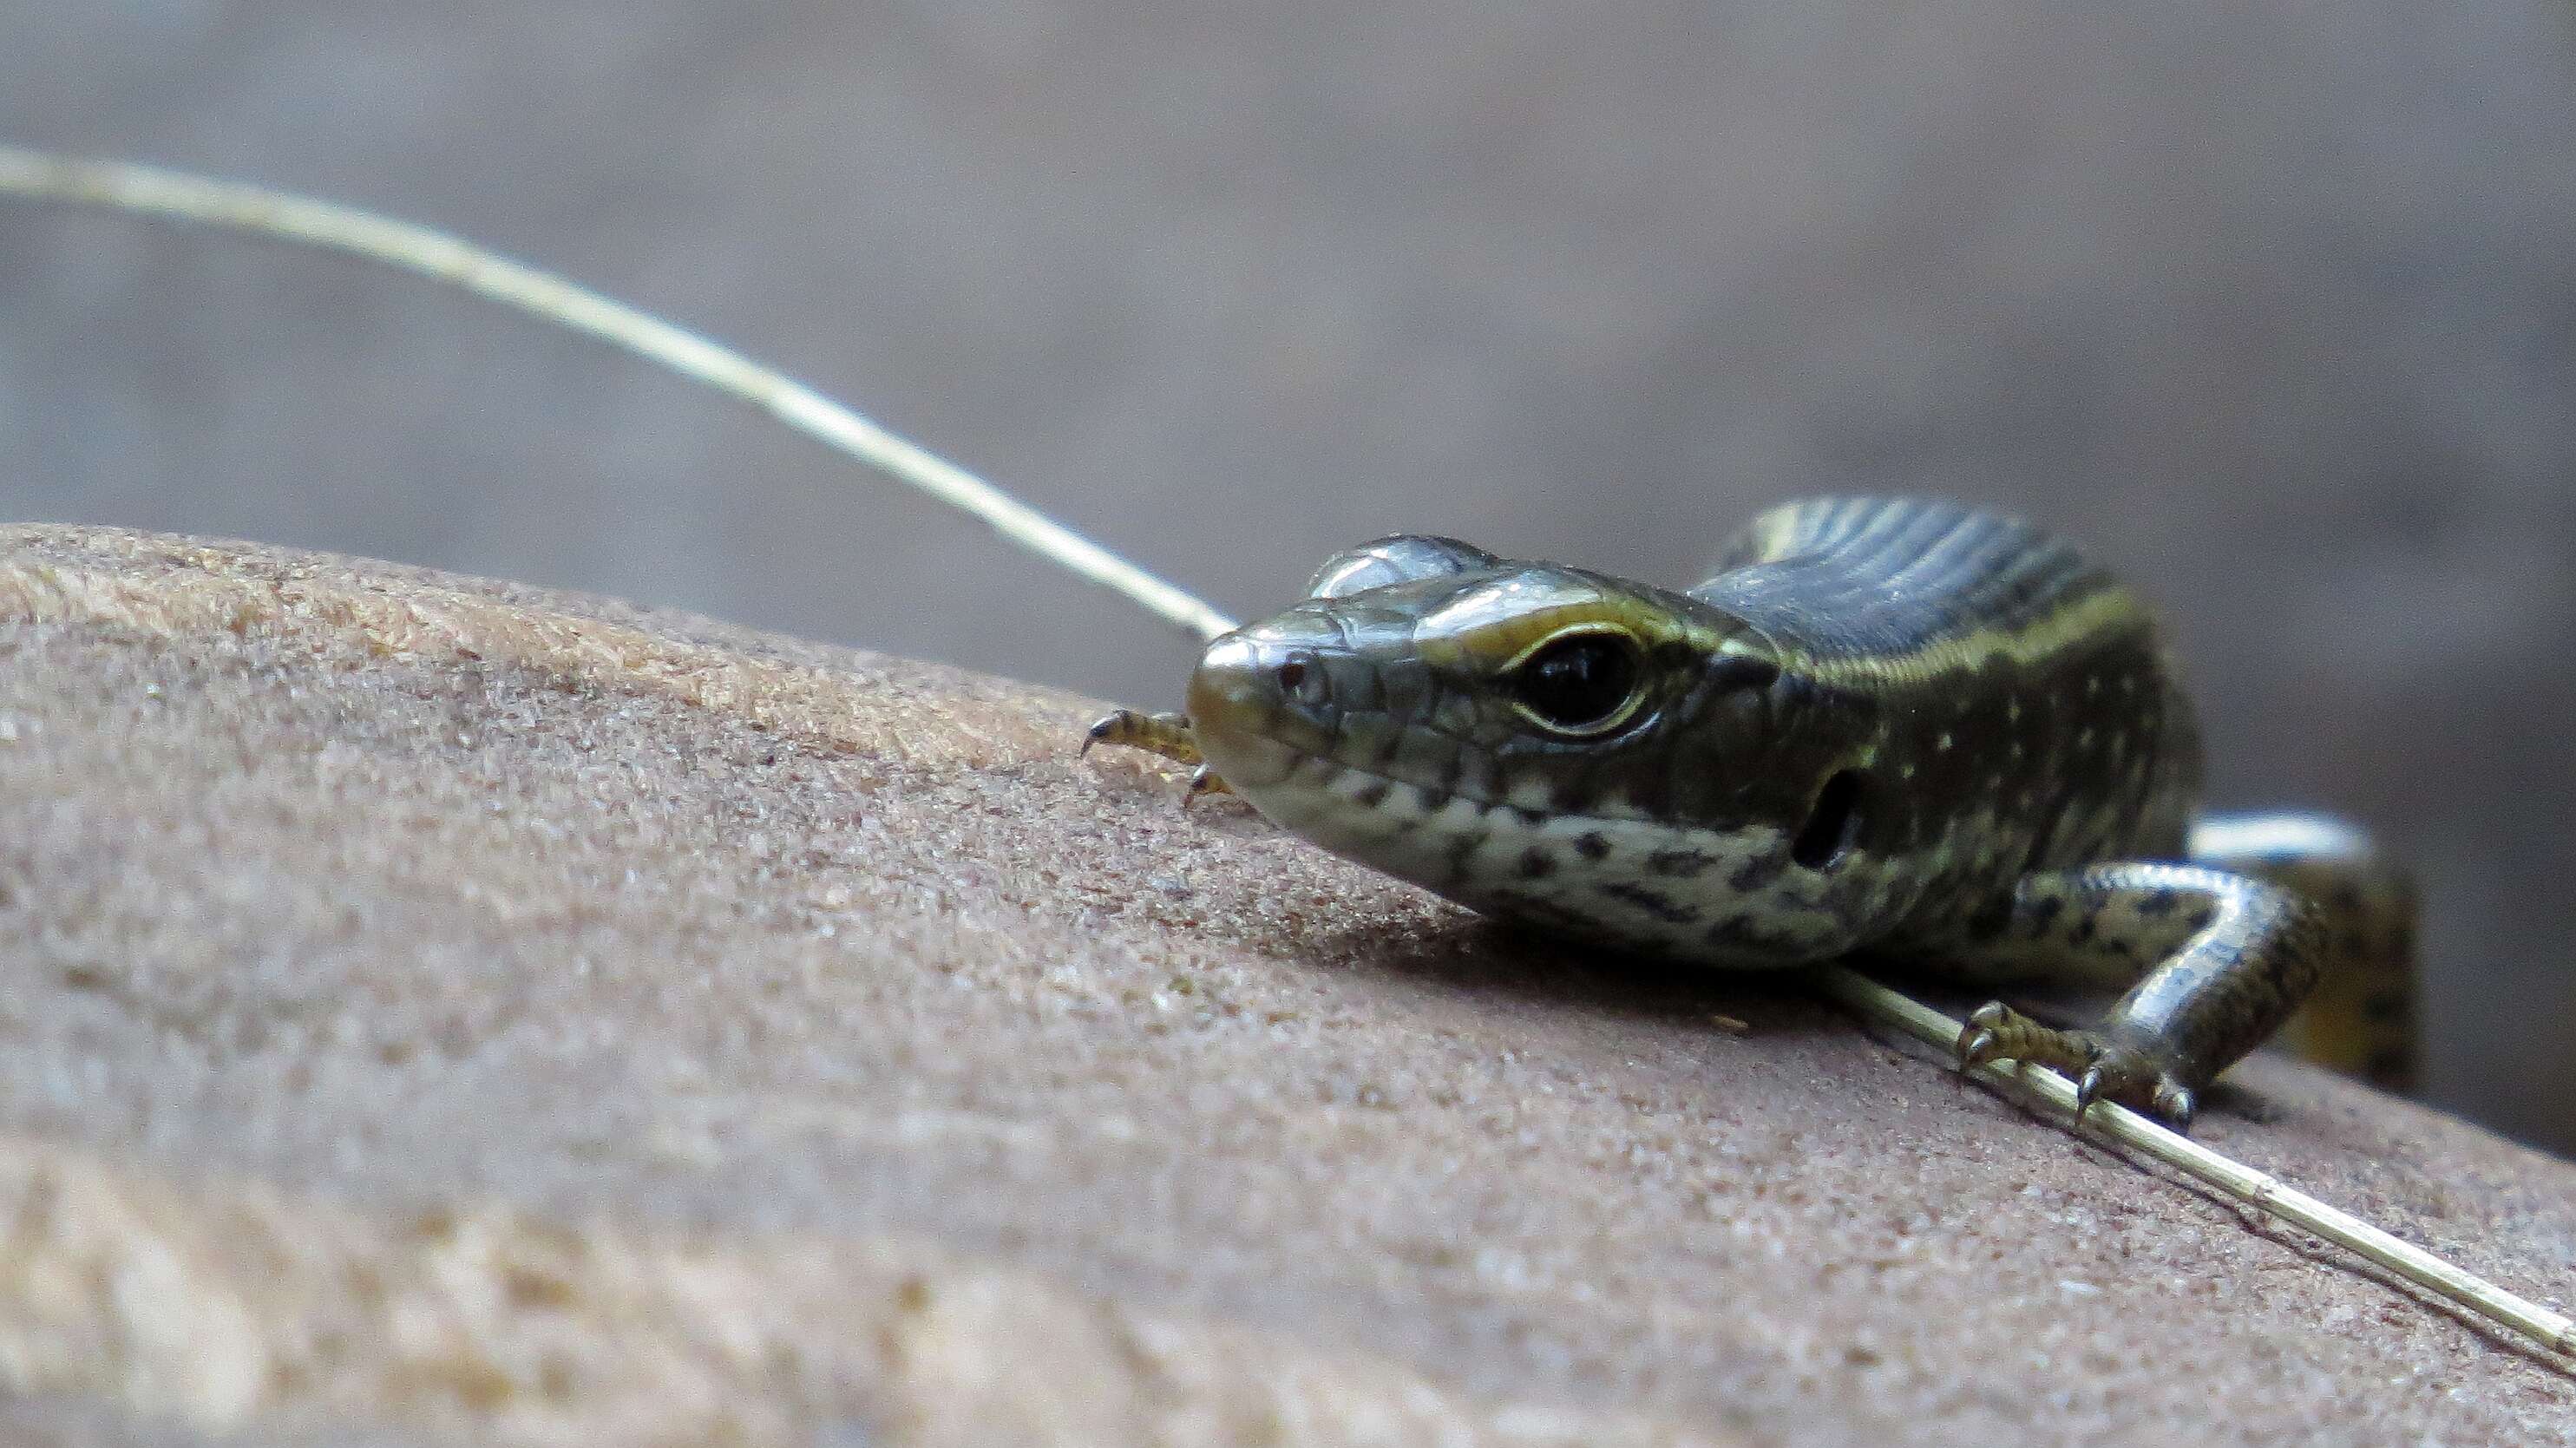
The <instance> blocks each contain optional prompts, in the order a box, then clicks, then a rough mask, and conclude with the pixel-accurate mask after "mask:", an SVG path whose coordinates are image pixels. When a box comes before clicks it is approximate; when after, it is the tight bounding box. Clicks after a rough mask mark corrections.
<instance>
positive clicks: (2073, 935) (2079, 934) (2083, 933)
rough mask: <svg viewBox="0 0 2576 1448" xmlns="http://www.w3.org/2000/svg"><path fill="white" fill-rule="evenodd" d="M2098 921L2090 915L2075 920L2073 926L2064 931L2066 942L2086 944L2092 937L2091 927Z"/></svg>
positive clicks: (2097, 923)
mask: <svg viewBox="0 0 2576 1448" xmlns="http://www.w3.org/2000/svg"><path fill="white" fill-rule="evenodd" d="M2100 923H2101V922H2100V921H2097V920H2095V919H2094V918H2093V917H2092V916H2090V915H2087V916H2085V917H2084V918H2083V919H2081V920H2078V921H2076V922H2075V928H2074V929H2073V930H2070V931H2068V932H2067V933H2066V938H2067V940H2068V942H2069V943H2071V944H2075V945H2084V944H2088V943H2089V942H2091V940H2092V939H2093V928H2094V927H2095V926H2096V925H2099V924H2100Z"/></svg>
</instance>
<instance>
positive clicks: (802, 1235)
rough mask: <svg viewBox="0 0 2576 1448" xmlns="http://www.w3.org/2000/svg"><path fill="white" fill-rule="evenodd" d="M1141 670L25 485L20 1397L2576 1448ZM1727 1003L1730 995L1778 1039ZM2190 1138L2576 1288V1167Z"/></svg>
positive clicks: (1937, 1093)
mask: <svg viewBox="0 0 2576 1448" xmlns="http://www.w3.org/2000/svg"><path fill="white" fill-rule="evenodd" d="M1094 707H1095V706H1093V705H1090V704H1087V703H1085V702H1083V701H1080V700H1077V699H1074V698H1070V697H1067V696H1062V695H1057V694H1052V693H1047V692H1043V691H1039V690H1034V689H1030V688H1027V687H1024V686H1021V685H1016V684H1011V683H1006V682H1002V681H997V680H991V679H982V678H977V677H974V676H972V675H968V674H964V673H960V672H956V671H953V670H949V669H944V668H938V667H933V666H930V665H924V664H915V663H907V662H903V661H899V660H892V659H886V658H880V657H874V656H869V655H863V654H856V653H850V652H845V651H840V650H833V649H825V648H820V647H814V646H809V645H804V644H799V643H795V642H793V641H789V640H783V639H777V638H771V637H764V636H759V635H754V634H749V633H746V632H742V631H738V630H733V629H729V628H726V627H724V626H722V625H718V624H714V623H710V622H707V621H704V620H700V619H694V618H687V617H680V616H676V615H670V614H661V613H651V612H645V611H641V610H636V609H632V608H627V607H624V606H620V605H616V604H613V603H606V602H602V601H599V600H595V599H585V598H574V597H567V596H562V595H555V594H548V593H543V592H540V591H537V590H533V589H527V588H522V587H517V586H513V585H507V584H495V583H485V582H477V581H472V580H466V579H458V578H452V577H444V576H439V575H433V574H427V573H422V572H418V571H413V570H406V569H401V568H396V567H393V566H390V565H380V564H368V563H358V562H352V561H348V560H341V559H334V558H326V557H320V556H314V555H307V554H294V553H286V552H281V551H277V550H272V549H265V548H259V547H251V546H242V545H219V544H208V543H201V542H195V541H189V540H182V539H175V538H167V537H154V536H146V535H137V534H129V533H119V532H110V531H103V530H87V529H75V528H22V529H14V530H7V531H6V532H5V533H0V824H5V829H0V940H5V943H6V958H7V960H8V961H9V971H10V975H9V986H8V989H7V991H6V993H5V995H0V1043H5V1044H0V1133H5V1135H0V1223H5V1224H6V1225H5V1227H0V1232H5V1244H4V1245H0V1385H5V1386H6V1388H7V1389H8V1390H9V1392H10V1393H12V1394H14V1395H16V1401H13V1402H11V1403H10V1404H9V1405H8V1414H9V1416H7V1417H5V1418H0V1428H5V1429H7V1430H8V1431H10V1432H11V1433H13V1434H15V1435H16V1436H17V1437H19V1438H21V1439H24V1440H25V1441H33V1442H62V1443H75V1442H104V1441H146V1442H186V1441H196V1440H197V1439H198V1438H200V1437H201V1436H222V1435H227V1434H235V1433H239V1434H247V1435H251V1436H254V1437H256V1438H258V1439H260V1440H262V1441H288V1442H303V1441H310V1442H338V1441H361V1442H383V1443H388V1444H395V1443H400V1444H411V1443H445V1442H459V1443H466V1442H474V1443H481V1442H502V1443H592V1442H672V1443H697V1442H708V1441H747V1442H762V1443H770V1442H796V1443H832V1444H857V1443H906V1444H912V1443H921V1444H950V1443H958V1444H963V1443H1002V1442H1009V1443H1048V1442H1060V1443H1091V1442H1102V1443H1108V1442H1170V1443H1198V1442H1245V1443H1345V1442H1361V1443H1386V1444H1421V1443H1462V1444H1463V1443H1569V1444H1570V1443H1587V1444H1588V1443H1623V1442H1634V1443H1649V1442H1657V1443H1660V1442H1711V1443H1752V1442H1788V1443H1835V1442H1874V1441H1944V1442H1947V1441H1964V1440H1968V1439H1971V1438H1977V1437H1988V1438H1993V1439H1995V1440H1998V1441H2019V1442H2042V1443H2045V1442H2074V1441H2084V1442H2087V1443H2127V1442H2139V1443H2146V1442H2170V1441H2210V1440H2225V1441H2236V1440H2238V1439H2240V1438H2241V1439H2244V1440H2247V1441H2254V1440H2264V1441H2272V1440H2276V1439H2281V1438H2289V1439H2298V1438H2309V1439H2316V1440H2322V1441H2359V1440H2363V1439H2368V1440H2371V1441H2397V1440H2406V1441H2415V1440H2421V1439H2430V1438H2440V1439H2441V1440H2443V1441H2446V1442H2455V1443H2466V1442H2518V1443H2531V1442H2542V1441H2552V1440H2554V1439H2556V1438H2558V1437H2560V1436H2562V1435H2564V1434H2566V1433H2568V1432H2570V1431H2576V1380H2571V1377H2570V1376H2569V1372H2568V1365H2566V1364H2563V1363H2551V1362H2547V1361H2544V1360H2541V1359H2539V1358H2537V1357H2535V1356H2534V1355H2532V1354H2530V1353H2528V1352H2525V1351H2523V1350H2521V1349H2519V1348H2517V1347H2516V1346H2514V1345H2513V1344H2511V1343H2509V1342H2507V1341H2504V1340H2502V1339H2501V1338H2500V1337H2498V1336H2497V1335H2496V1334H2493V1333H2491V1332H2489V1331H2486V1330H2484V1329H2482V1328H2480V1327H2477V1326H2475V1325H2472V1324H2469V1323H2466V1322H2464V1321H2462V1320H2461V1319H2460V1318H2458V1317H2457V1316H2455V1315H2453V1314H2452V1313H2450V1312H2449V1311H2447V1310H2445V1309H2443V1308H2440V1307H2437V1306H2433V1305H2430V1304H2428V1303H2427V1302H2426V1301H2425V1300H2424V1299H2422V1298H2421V1297H2420V1296H2418V1295H2417V1294H2415V1293H2414V1292H2412V1291H2411V1290H2409V1289H2407V1288H2404V1287H2402V1286H2398V1285H2393V1284H2391V1283H2389V1282H2387V1281H2384V1280H2381V1279H2380V1278H2378V1277H2376V1276H2374V1275H2373V1274H2372V1273H2371V1272H2370V1271H2368V1270H2367V1269H2364V1268H2361V1267H2359V1266H2356V1265H2355V1264H2353V1263H2352V1262H2350V1261H2349V1260H2347V1259H2345V1258H2343V1257H2342V1256H2340V1255H2339V1254H2337V1253H2335V1252H2333V1251H2331V1250H2327V1249H2324V1248H2322V1247H2321V1246H2319V1245H2318V1244H2315V1243H2312V1242H2309V1241H2307V1240H2306V1239H2304V1238H2302V1237H2301V1236H2299V1235H2298V1234H2296V1233H2293V1232H2289V1231H2287V1230H2285V1229H2283V1228H2281V1227H2279V1226H2277V1225H2275V1224H2272V1223H2270V1222H2268V1221H2266V1220H2263V1219H2260V1218H2257V1217H2254V1216H2251V1215H2249V1214H2247V1213H2245V1212H2243V1211H2241V1210H2239V1209H2236V1208H2234V1207H2232V1206H2229V1205H2226V1204H2224V1203H2221V1202H2218V1201H2215V1200H2213V1199H2211V1198H2210V1197H2208V1196H2206V1195H2204V1194H2203V1193H2201V1192H2200V1191H2198V1190H2196V1189H2194V1188H2191V1187H2189V1186H2187V1185H2184V1184H2181V1183H2179V1182H2177V1181H2175V1180H2172V1179H2170V1178H2167V1177H2165V1176H2162V1175H2159V1174H2158V1173H2156V1172H2153V1171H2150V1170H2146V1169H2143V1168H2141V1167H2139V1166H2136V1165H2133V1164H2131V1163H2129V1162H2126V1161H2123V1160H2121V1159H2119V1158H2117V1157H2116V1156H2113V1155H2110V1154H2107V1153H2105V1152H2103V1151H2101V1150H2099V1149H2096V1148H2094V1147H2091V1146H2086V1145H2083V1144H2079V1143H2077V1142H2075V1141H2073V1140H2071V1139H2070V1138H2068V1137H2067V1136H2065V1135H2064V1134H2062V1133H2060V1132H2059V1131H2057V1130H2056V1129H2055V1128H2053V1127H2049V1126H2045V1125H2043V1124H2040V1123H2038V1122H2035V1121H2033V1120H2031V1119H2028V1118H2027V1117H2025V1116H2023V1115H2022V1114H2020V1113H2019V1112H2017V1111H2016V1110H2015V1109H2013V1108H2012V1107H2010V1106H2009V1105H2007V1104H2006V1103H2004V1102H2001V1101H1999V1100H1997V1099H1995V1098H1993V1097H1991V1096H1989V1095H1987V1094H1985V1093H1983V1092H1982V1091H1980V1090H1978V1089H1976V1088H1974V1087H1972V1086H1969V1085H1966V1084H1964V1083H1962V1082H1961V1081H1960V1080H1958V1079H1957V1078H1956V1077H1955V1076H1953V1075H1951V1074H1950V1073H1949V1072H1947V1071H1946V1070H1944V1069H1943V1068H1942V1066H1941V1064H1940V1063H1939V1062H1938V1061H1937V1060H1935V1059H1934V1058H1933V1057H1932V1056H1931V1055H1930V1053H1928V1052H1924V1051H1921V1050H1919V1049H1917V1048H1915V1047H1914V1046H1912V1045H1911V1044H1909V1043H1897V1042H1891V1041H1887V1040H1882V1039H1876V1038H1874V1037H1873V1036H1871V1035H1870V1034H1869V1033H1868V1032H1866V1031H1864V1030H1862V1029H1861V1028H1859V1027H1857V1026H1855V1025H1853V1024H1852V1023H1850V1022H1848V1021H1846V1020H1845V1019H1843V1018H1841V1017H1840V1016H1838V1015H1836V1014H1834V1013H1833V1012H1831V1011H1830V1010H1828V1009H1826V1008H1824V1007H1822V1006H1820V1005H1818V1004H1816V1003H1814V1002H1813V1001H1811V1000H1809V999H1808V998H1806V997H1805V996H1804V995H1802V994H1801V993H1799V992H1797V991H1796V990H1794V989H1789V988H1784V987H1780V986H1776V985H1775V986H1761V985H1752V984H1747V983H1744V982H1739V981H1728V980H1709V979H1699V978H1690V977H1685V976H1678V975H1674V974H1671V973H1661V972H1653V971H1647V970H1642V969H1639V968H1635V967H1621V966H1618V965H1615V964H1612V963H1607V962H1601V961H1596V960H1590V959H1586V958H1583V957H1581V956H1578V955H1574V954H1569V953H1565V952H1561V951H1557V950H1554V949H1550V948H1547V947H1542V946H1536V945H1532V944H1528V943H1524V942H1519V941H1514V940H1511V939H1509V938H1506V937H1504V936H1502V935H1501V934H1499V933H1498V932H1495V931H1492V930H1490V929H1488V928H1485V927H1482V926H1480V925H1478V924H1476V923H1475V922H1473V921H1472V920H1470V919H1469V918H1467V917H1465V916H1464V915H1462V914H1460V913H1459V912H1456V911H1454V910H1451V909H1449V908H1447V907H1445V906H1443V905H1440V904H1439V903H1437V902H1434V901H1432V900H1430V899H1428V898H1427V897H1424V896H1422V895H1419V894H1417V893H1414V892H1412V891H1409V890H1407V889H1404V888H1401V887H1398V886H1395V885H1392V884H1389V883H1387V882H1385V881H1382V880H1379V879H1376V878H1374V877H1372V876H1370V875H1368V874H1367V873H1365V872H1363V871H1360V870H1358V869H1356V868H1353V867H1349V866H1345V865H1342V864H1340V863H1338V862H1336V861H1333V860H1330V859H1326V858H1324V857H1322V856H1320V855H1318V854H1317V853H1315V852H1313V851H1311V850H1308V849H1305V848H1303V847H1301V846H1299V845H1298V844H1296V843H1295V842H1294V841H1291V840H1287V839H1284V838H1282V837H1280V836H1278V835H1276V834H1275V833H1273V832H1272V831H1270V830H1269V829H1268V828H1266V827H1265V826H1263V825H1262V824H1261V823H1260V822H1259V821H1258V820H1256V819H1254V818H1253V817H1251V816H1249V815H1248V814H1245V813H1243V812H1242V811H1241V810H1240V809H1239V808H1237V807H1235V806H1232V805H1230V804H1219V805H1217V806H1214V807H1203V808H1201V809H1199V810H1197V811H1195V812H1193V813H1191V814H1188V815H1184V814H1183V813H1181V812H1180V811H1179V810H1178V808H1177V807H1176V805H1175V796H1176V791H1175V789H1174V782H1173V781H1172V780H1171V779H1170V778H1168V777H1166V776H1164V775H1161V774H1158V773H1155V772H1152V771H1150V770H1148V769H1146V768H1144V767H1142V766H1140V764H1139V763H1138V762H1137V761H1135V760H1133V759H1098V758H1095V759H1091V760H1080V759H1077V758H1076V757H1075V756H1074V753H1073V749H1072V747H1071V746H1072V744H1073V742H1074V741H1075V740H1076V739H1077V738H1078V734H1079V728H1080V726H1081V724H1082V723H1083V722H1085V720H1086V719H1087V718H1088V717H1089V715H1090V714H1091V712H1092V711H1093V709H1094ZM1718 1018H1727V1020H1728V1021H1729V1022H1740V1023H1741V1028H1740V1029H1737V1028H1733V1027H1732V1026H1731V1025H1729V1024H1721V1022H1720V1020H1719V1019H1718ZM2240 1082H2241V1084H2240V1085H2239V1087H2238V1088H2237V1089H2235V1090H2232V1091H2229V1092H2225V1093H2222V1095H2221V1097H2220V1099H2219V1100H2217V1101H2216V1102H2215V1103H2213V1106H2212V1109H2211V1110H2210V1112H2209V1114H2208V1115H2207V1117H2206V1118H2205V1120H2204V1123H2203V1124H2202V1126H2201V1127H2200V1128H2199V1130H2200V1134H2201V1136H2202V1137H2203V1138H2204V1139H2205V1140H2207V1141H2209V1142H2210V1143H2212V1144H2213V1145H2215V1146H2217V1147H2219V1148H2220V1149H2222V1150H2225V1151H2228V1152H2231V1153H2233V1154H2235V1155H2238V1156H2240V1157H2242V1158H2244V1159H2247V1160H2249V1161H2251V1162H2253V1163H2254V1164H2256V1165H2258V1166H2262V1167H2265V1168H2267V1169H2270V1170H2274V1171H2277V1172H2279V1173H2281V1174H2283V1175H2284V1176H2286V1177H2288V1178H2289V1179H2290V1180H2292V1181H2294V1182H2297V1183H2299V1184H2301V1185H2303V1186H2306V1187H2308V1188H2310V1189H2311V1190H2314V1191H2315V1192H2317V1193H2318V1194H2319V1195H2321V1196H2323V1197H2325V1198H2326V1199H2327V1200H2329V1201H2332V1202H2335V1203H2337V1204H2340V1205H2343V1206H2346V1207H2348V1208H2351V1209H2354V1210H2358V1211H2360V1212H2362V1213H2364V1214H2366V1215H2368V1216H2371V1217H2372V1218H2374V1219H2375V1220H2377V1221H2379V1222H2380V1223H2382V1224H2383V1225H2385V1226H2388V1227H2390V1228H2391V1229H2393V1230H2395V1231H2397V1232H2398V1233H2400V1234H2401V1235H2404V1236H2406V1237H2408V1238H2410V1239H2411V1240H2414V1241H2417V1242H2421V1243H2424V1244H2426V1245H2429V1246H2432V1247H2434V1248H2436V1249H2438V1250H2441V1251H2443V1252H2445V1253H2448V1254H2450V1255H2452V1256H2453V1257H2455V1258H2456V1259H2457V1260H2459V1261H2460V1262H2462V1263H2463V1264H2464V1265H2466V1266H2468V1267H2470V1268H2471V1269H2473V1270H2477V1271H2481V1272H2485V1273H2488V1274H2491V1275H2493V1276H2495V1277H2497V1278H2499V1279H2500V1280H2503V1281H2505V1282H2506V1283H2508V1284H2511V1285H2515V1286H2517V1287H2520V1288H2522V1289H2523V1290H2526V1291H2528V1292H2530V1293H2532V1294H2533V1295H2536V1296H2540V1297H2543V1298H2551V1297H2556V1298H2559V1299H2561V1300H2562V1301H2563V1299H2565V1298H2566V1297H2567V1296H2569V1295H2571V1294H2570V1288H2571V1286H2576V1167H2571V1166H2570V1165H2568V1164H2567V1163H2564V1162H2560V1161H2556V1160H2552V1159H2550V1158H2547V1157H2543V1156H2540V1155H2537V1154H2535V1153H2532V1152H2529V1151H2525V1150H2522V1149H2519V1148H2516V1147H2514V1146H2511V1145H2508V1144H2506V1143H2504V1142H2501V1141H2499V1140H2497V1139H2495V1138H2493V1137H2491V1136H2488V1135H2486V1134H2484V1133H2482V1132H2479V1131H2477V1130H2475V1129H2472V1128H2470V1127H2467V1126H2464V1125H2462V1124H2460V1123H2457V1122H2455V1121H2452V1120H2450V1119H2448V1118H2445V1117H2443V1116H2440V1115H2438V1114H2436V1113H2433V1112H2429V1111H2426V1110H2422V1109H2419V1108H2416V1107H2412V1106H2408V1105H2405V1104H2402V1103H2398V1102H2393V1101H2390V1100H2387V1099H2384V1098H2382V1097H2379V1096H2376V1095H2373V1094H2371V1093H2370V1092H2368V1091H2366V1090H2363V1089H2361V1088H2358V1087H2355V1086H2352V1085H2349V1084H2346V1083H2344V1082H2341V1081H2337V1080H2333V1079H2329V1078H2327V1077H2324V1076H2321V1075H2319V1074H2317V1073H2315V1072H2312V1071H2309V1070H2306V1069H2303V1068H2301V1067H2298V1066H2295V1065H2292V1064H2289V1063H2286V1062H2279V1061H2272V1060H2258V1061H2257V1062H2255V1063H2252V1064H2251V1065H2249V1067H2247V1068H2246V1069H2245V1070H2243V1071H2242V1072H2240Z"/></svg>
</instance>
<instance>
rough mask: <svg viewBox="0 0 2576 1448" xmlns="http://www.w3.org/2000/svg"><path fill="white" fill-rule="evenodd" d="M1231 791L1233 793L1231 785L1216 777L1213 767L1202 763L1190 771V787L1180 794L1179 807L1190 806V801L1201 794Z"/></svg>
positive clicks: (1227, 792) (1185, 807)
mask: <svg viewBox="0 0 2576 1448" xmlns="http://www.w3.org/2000/svg"><path fill="white" fill-rule="evenodd" d="M1232 793H1234V789H1233V787H1232V786H1231V785H1228V784H1227V783H1226V782H1225V781H1224V780H1222V779H1219V778H1217V777H1216V771H1215V770H1214V769H1211V768H1209V767H1208V766H1207V765H1204V764H1202V765H1200V766H1199V767H1198V768H1196V769H1193V770H1191V771H1190V787H1189V789H1188V791H1187V792H1186V793H1184V794H1183V795H1182V796H1181V808H1183V809H1188V808H1189V807H1190V801H1191V800H1194V799H1197V798H1198V797H1199V796H1200V795H1203V794H1232Z"/></svg>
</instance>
